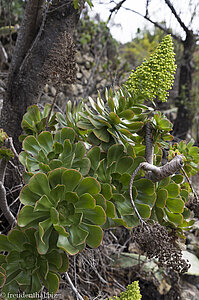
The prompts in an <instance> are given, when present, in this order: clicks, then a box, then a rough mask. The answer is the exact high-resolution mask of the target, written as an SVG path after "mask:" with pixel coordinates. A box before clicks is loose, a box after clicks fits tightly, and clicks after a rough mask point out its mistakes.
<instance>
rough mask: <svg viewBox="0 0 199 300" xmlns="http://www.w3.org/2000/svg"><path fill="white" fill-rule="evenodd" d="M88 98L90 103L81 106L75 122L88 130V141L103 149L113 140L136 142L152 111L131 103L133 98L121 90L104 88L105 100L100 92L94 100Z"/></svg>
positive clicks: (114, 141)
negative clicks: (81, 108)
mask: <svg viewBox="0 0 199 300" xmlns="http://www.w3.org/2000/svg"><path fill="white" fill-rule="evenodd" d="M88 100H89V103H90V105H89V106H88V105H87V104H85V105H84V109H83V111H82V112H80V113H79V115H80V116H81V118H80V119H79V120H78V121H77V123H76V125H77V127H78V128H80V129H81V130H86V131H87V135H88V138H87V141H88V142H89V143H90V144H92V145H100V144H101V145H102V147H103V148H104V149H105V150H107V149H108V147H109V146H111V145H112V144H114V143H118V142H120V143H124V144H125V143H127V142H128V143H129V142H130V143H134V142H135V141H137V133H138V132H139V131H140V130H141V129H142V127H143V126H144V121H145V120H146V118H147V115H148V113H149V112H150V111H151V110H152V109H150V108H148V107H146V106H145V105H140V104H133V99H132V97H131V96H130V95H129V94H128V93H127V92H125V90H124V89H120V90H119V91H117V92H113V91H112V90H111V89H110V90H109V91H108V90H106V94H105V100H106V102H104V101H103V100H102V98H101V96H100V94H99V96H98V98H97V102H96V103H95V102H94V100H93V99H92V98H91V97H89V99H88Z"/></svg>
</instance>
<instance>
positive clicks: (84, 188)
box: [76, 177, 101, 195]
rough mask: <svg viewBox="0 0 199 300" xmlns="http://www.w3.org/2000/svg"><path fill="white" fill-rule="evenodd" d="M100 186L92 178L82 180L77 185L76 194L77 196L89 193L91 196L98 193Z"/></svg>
mask: <svg viewBox="0 0 199 300" xmlns="http://www.w3.org/2000/svg"><path fill="white" fill-rule="evenodd" d="M100 189H101V186H100V184H99V182H98V181H97V180H96V179H94V178H93V177H86V178H83V179H82V181H81V182H80V184H79V185H78V187H77V189H76V192H77V194H78V195H82V194H85V193H89V194H91V195H95V194H98V193H99V192H100Z"/></svg>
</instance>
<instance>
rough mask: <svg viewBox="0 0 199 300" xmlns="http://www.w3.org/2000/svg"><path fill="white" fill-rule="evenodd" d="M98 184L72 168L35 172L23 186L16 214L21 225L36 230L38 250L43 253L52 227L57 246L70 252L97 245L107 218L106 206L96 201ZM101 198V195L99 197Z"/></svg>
mask: <svg viewBox="0 0 199 300" xmlns="http://www.w3.org/2000/svg"><path fill="white" fill-rule="evenodd" d="M100 189H101V187H100V184H99V183H98V181H97V180H96V179H95V178H93V177H85V178H84V177H83V176H82V175H81V173H80V172H79V171H77V170H74V169H66V168H57V169H55V170H53V171H50V172H49V173H48V175H46V174H44V173H38V174H35V175H34V176H33V177H32V178H31V179H30V181H29V183H28V184H27V185H26V186H25V187H24V188H23V189H22V191H21V194H20V201H21V202H22V204H24V207H23V208H22V210H21V211H20V213H19V215H18V225H19V226H20V227H21V228H29V227H34V228H36V229H37V233H36V234H37V250H38V252H39V253H40V254H46V253H47V252H48V250H49V239H50V237H51V234H52V233H53V231H54V230H55V231H56V232H57V234H58V240H57V247H58V248H60V249H62V250H64V251H66V252H67V253H68V254H70V255H74V254H77V253H78V252H79V251H81V250H83V249H84V248H85V245H86V244H87V245H88V246H90V247H98V246H99V244H100V243H101V240H102V236H103V232H102V229H101V227H100V225H103V224H104V223H105V221H106V212H105V209H104V208H103V207H102V206H101V205H100V204H98V197H99V192H100ZM101 197H103V196H101Z"/></svg>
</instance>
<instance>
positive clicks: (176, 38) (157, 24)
mask: <svg viewBox="0 0 199 300" xmlns="http://www.w3.org/2000/svg"><path fill="white" fill-rule="evenodd" d="M123 8H124V9H126V10H129V11H131V12H133V13H135V14H137V15H139V16H140V17H142V18H144V19H146V20H147V21H149V22H150V23H152V24H153V25H154V26H156V27H157V28H159V29H161V30H162V31H164V32H165V33H167V34H170V35H171V36H172V37H173V38H174V39H175V40H177V41H178V42H180V43H182V42H183V40H182V39H181V38H180V37H179V36H177V35H176V34H174V33H173V32H171V30H170V29H168V28H165V27H163V26H162V25H161V24H159V23H158V22H155V21H153V20H151V19H150V18H149V17H148V16H147V15H145V16H144V15H142V14H141V13H139V12H138V11H136V10H134V9H131V8H128V7H123Z"/></svg>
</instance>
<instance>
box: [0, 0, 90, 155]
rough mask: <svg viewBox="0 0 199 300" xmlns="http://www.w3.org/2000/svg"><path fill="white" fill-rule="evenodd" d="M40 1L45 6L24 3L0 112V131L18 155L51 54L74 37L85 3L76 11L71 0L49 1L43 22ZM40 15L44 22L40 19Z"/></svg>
mask: <svg viewBox="0 0 199 300" xmlns="http://www.w3.org/2000/svg"><path fill="white" fill-rule="evenodd" d="M43 1H44V2H45V0H29V1H28V3H27V8H26V13H25V17H24V21H23V23H22V25H21V27H22V28H21V31H20V34H19V37H18V42H17V46H16V50H15V54H14V55H13V62H12V68H11V69H10V75H9V79H8V83H7V93H6V95H5V99H4V102H3V109H2V111H1V119H0V127H1V128H3V129H4V131H6V132H7V134H8V136H10V137H13V140H14V145H15V147H16V149H17V151H20V149H21V143H19V141H18V137H19V136H20V134H21V126H20V124H21V121H22V118H23V115H24V113H25V112H26V109H27V107H28V106H30V105H32V104H34V103H37V102H38V98H39V95H40V93H41V91H42V89H43V87H44V85H45V83H46V81H47V80H48V78H49V75H50V73H49V72H47V71H45V70H44V65H45V62H46V61H47V60H48V58H49V55H50V51H51V49H52V48H53V47H55V46H56V44H57V43H58V41H59V40H60V38H61V37H62V36H63V34H64V33H66V34H70V35H71V36H72V35H73V32H74V29H75V28H76V25H77V22H78V20H79V16H80V13H81V10H82V9H83V5H84V3H85V0H79V4H80V7H79V9H78V10H75V8H74V5H73V0H59V1H57V0H52V1H51V2H50V7H49V9H48V12H47V14H46V18H45V13H44V7H42V8H40V9H39V7H41V4H42V3H44V2H43ZM34 4H35V5H34ZM36 4H37V5H36ZM39 5H40V6H39ZM41 11H42V13H43V15H42V17H43V19H42V18H40V17H39V15H40V13H41ZM32 14H33V16H32V17H31V15H32ZM38 14H39V15H38ZM29 17H30V20H29ZM38 19H39V20H40V21H38ZM42 20H43V23H42ZM37 24H39V26H38V25H37ZM26 26H27V27H26ZM34 26H37V31H35V30H34V28H33V27H34ZM39 28H40V29H41V30H39ZM32 29H33V33H31V32H32V31H31V30H32ZM26 30H27V33H26V35H25V32H26ZM23 34H24V35H25V36H23ZM23 39H24V40H23ZM24 59H25V61H24ZM23 62H24V63H23Z"/></svg>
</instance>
